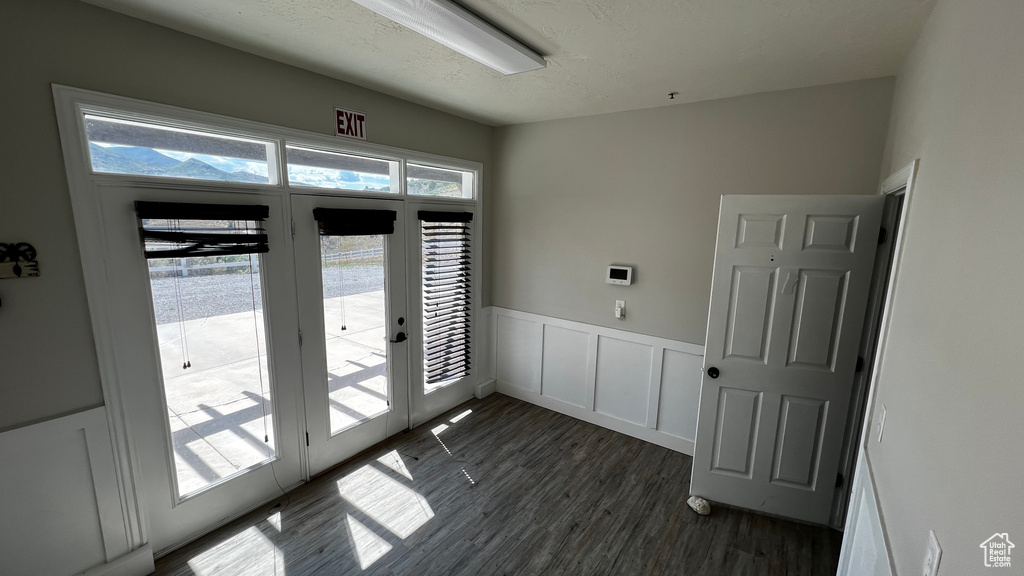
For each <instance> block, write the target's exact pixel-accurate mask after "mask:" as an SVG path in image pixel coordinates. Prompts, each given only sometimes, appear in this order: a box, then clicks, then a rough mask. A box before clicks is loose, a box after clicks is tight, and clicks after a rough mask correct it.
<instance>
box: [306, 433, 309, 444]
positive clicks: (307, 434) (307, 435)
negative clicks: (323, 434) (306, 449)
mask: <svg viewBox="0 0 1024 576" xmlns="http://www.w3.org/2000/svg"><path fill="white" fill-rule="evenodd" d="M306 446H309V432H306Z"/></svg>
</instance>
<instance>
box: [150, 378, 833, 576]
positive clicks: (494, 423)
mask: <svg viewBox="0 0 1024 576" xmlns="http://www.w3.org/2000/svg"><path fill="white" fill-rule="evenodd" d="M466 410H472V412H470V413H468V414H467V415H466V416H465V417H463V418H462V419H461V420H458V421H457V422H452V421H451V419H452V418H453V416H457V415H459V414H462V413H464V412H465V411H466ZM441 426H447V428H446V429H443V430H442V429H441V428H440V427H441ZM432 430H433V431H436V432H437V433H436V435H435V433H434V432H432ZM690 463H691V459H690V457H689V456H686V455H683V454H679V453H677V452H673V451H671V450H667V449H665V448H660V447H658V446H655V445H653V444H648V443H646V442H642V441H640V440H636V439H634V438H630V437H628V436H624V435H622V434H618V433H615V432H611V431H609V430H605V429H603V428H599V427H597V426H593V425H591V424H587V423H584V422H581V421H579V420H575V419H573V418H570V417H568V416H563V415H561V414H557V413H555V412H551V411H549V410H545V409H543V408H539V407H537V406H533V405H531V404H527V403H525V402H521V401H519V400H515V399H512V398H509V397H507V396H502V395H500V394H492V395H491V396H489V397H487V398H485V399H483V400H472V401H470V402H467V403H466V404H463V405H462V406H460V407H458V408H456V409H454V410H451V411H450V412H448V413H446V414H445V415H444V416H443V417H440V418H437V419H435V420H434V421H432V422H431V423H429V424H425V425H422V426H420V427H418V428H416V429H415V430H413V431H412V432H409V433H406V434H400V435H398V436H397V437H395V438H392V439H391V440H389V441H388V442H386V443H384V444H382V445H381V446H380V447H379V448H378V449H375V450H372V451H371V452H369V453H367V454H364V455H363V456H361V457H359V458H357V459H356V460H355V461H352V462H349V463H346V464H345V465H343V466H341V467H339V468H337V469H335V470H333V471H330V472H328V473H326V474H324V475H323V476H321V477H319V478H317V479H315V480H314V481H312V482H310V483H309V484H307V485H305V486H302V487H300V488H298V489H297V490H295V491H293V492H291V493H290V494H289V495H288V496H287V497H282V499H281V501H280V504H281V507H279V508H276V509H270V508H271V507H270V506H268V507H267V508H268V509H262V510H259V511H257V512H254V513H252V514H249V515H248V516H246V517H244V518H242V519H240V520H238V521H236V522H234V523H232V524H230V525H228V526H226V527H225V528H222V529H220V530H218V531H216V532H214V533H212V534H210V535H208V536H206V537H204V538H202V539H200V540H198V541H196V542H195V543H193V544H191V545H189V546H187V547H185V548H182V549H180V550H177V551H175V552H173V553H171V554H169V555H167V556H165V557H163V558H161V559H160V560H159V561H157V572H156V573H157V574H167V575H176V576H186V575H195V576H212V575H217V576H222V575H223V576H228V575H235V574H238V575H245V576H262V575H274V574H281V575H283V574H287V575H288V576H304V575H311V574H317V575H342V574H360V575H361V574H367V575H370V574H374V575H377V574H380V575H392V574H394V575H399V574H403V575H417V576H431V575H448V574H465V575H484V574H503V575H504V574H543V575H555V574H567V575H569V574H571V575H590V574H626V575H638V574H672V575H687V576H689V575H708V576H712V575H713V576H721V575H740V574H750V575H757V576H764V575H809V576H811V575H813V576H822V575H827V574H835V571H836V566H837V564H838V558H839V548H840V544H841V542H840V540H841V537H840V534H839V533H838V532H835V531H833V530H830V529H827V528H816V527H812V526H807V525H802V524H796V523H790V522H786V521H782V520H777V519H772V518H766V517H763V516H757V515H754V514H749V513H745V512H741V511H738V510H731V509H727V508H722V507H716V508H715V509H714V511H713V512H712V514H711V516H709V517H701V516H698V515H696V514H695V513H693V512H692V511H691V510H690V509H689V508H688V507H687V506H686V498H687V492H688V488H689V478H690ZM403 466H404V468H403ZM410 477H411V479H410ZM403 537H404V538H403Z"/></svg>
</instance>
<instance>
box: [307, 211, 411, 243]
mask: <svg viewBox="0 0 1024 576" xmlns="http://www.w3.org/2000/svg"><path fill="white" fill-rule="evenodd" d="M397 217H398V213H397V212H395V211H394V210H351V209H347V208H314V209H313V218H316V222H317V226H318V227H319V229H320V235H321V236H376V235H378V234H394V233H395V219H396V218H397Z"/></svg>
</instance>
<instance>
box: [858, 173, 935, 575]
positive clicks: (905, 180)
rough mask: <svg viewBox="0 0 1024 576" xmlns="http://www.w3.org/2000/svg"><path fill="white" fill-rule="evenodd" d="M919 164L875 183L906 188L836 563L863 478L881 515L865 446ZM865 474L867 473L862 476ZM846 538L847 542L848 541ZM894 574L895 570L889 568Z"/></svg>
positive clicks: (887, 189) (885, 189)
mask: <svg viewBox="0 0 1024 576" xmlns="http://www.w3.org/2000/svg"><path fill="white" fill-rule="evenodd" d="M919 165H920V159H916V160H914V161H913V162H911V163H909V164H907V165H906V166H904V167H903V168H901V169H899V170H897V171H896V172H894V173H893V174H892V175H891V176H889V177H888V178H886V179H885V180H883V181H882V183H881V185H880V186H879V194H882V195H886V194H892V193H894V192H898V191H899V190H901V189H904V188H905V189H906V190H905V192H904V196H903V207H902V209H901V211H900V219H899V226H898V227H897V230H896V231H895V234H896V246H895V247H894V249H893V257H892V267H891V269H890V270H889V285H888V287H887V288H886V291H885V303H884V305H883V307H882V319H881V322H880V323H879V328H878V342H876V344H875V354H874V359H873V361H872V368H871V377H870V379H869V380H868V395H867V400H865V402H864V418H863V424H862V427H861V431H860V439H859V441H858V442H857V452H856V454H857V460H856V462H855V463H854V475H853V483H852V488H851V494H852V495H851V502H850V503H849V504H848V505H847V509H846V521H845V523H844V527H843V528H844V529H845V530H846V533H845V534H844V535H843V556H841V558H840V565H841V566H843V565H845V564H844V563H849V562H850V559H849V557H848V556H849V554H850V552H849V551H848V548H849V547H850V546H852V538H853V536H854V534H853V532H854V531H855V530H851V528H854V527H855V526H856V516H855V514H857V512H858V510H857V509H858V506H855V505H853V504H854V503H853V498H854V497H856V491H857V490H858V487H859V486H862V485H863V484H864V483H865V482H867V483H868V484H870V490H871V498H872V500H874V501H875V505H876V506H877V509H878V516H879V518H880V519H882V518H883V514H882V509H881V504H879V503H878V502H877V500H876V499H875V492H874V488H875V485H874V479H873V477H872V476H871V475H870V474H871V467H870V461H869V459H868V454H867V447H868V442H869V439H870V438H871V430H872V429H873V428H874V409H875V393H876V392H877V384H878V379H879V377H880V375H881V373H882V363H883V361H884V358H885V349H886V344H887V343H888V337H889V325H890V323H891V321H892V309H893V304H894V300H895V296H896V290H897V289H898V287H899V270H900V265H901V263H902V262H903V247H904V245H905V244H906V235H907V234H906V233H907V222H908V220H909V219H910V203H911V201H912V200H913V193H914V187H915V184H916V181H917V172H918V168H919ZM865 474H867V476H865ZM884 528H885V526H884V520H883V521H882V535H883V536H884V538H885V545H886V554H887V555H888V556H889V557H888V560H889V564H890V567H891V566H892V556H891V555H889V548H888V535H887V533H886V532H885V530H884ZM848 541H849V542H848ZM892 573H893V574H895V570H892ZM840 574H842V569H840Z"/></svg>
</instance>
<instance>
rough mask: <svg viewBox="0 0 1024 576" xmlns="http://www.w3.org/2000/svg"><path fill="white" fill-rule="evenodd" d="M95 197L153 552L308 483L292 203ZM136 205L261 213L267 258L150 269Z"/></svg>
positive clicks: (153, 192) (205, 195)
mask: <svg viewBox="0 0 1024 576" xmlns="http://www.w3.org/2000/svg"><path fill="white" fill-rule="evenodd" d="M95 197H96V198H97V204H96V209H97V212H96V218H97V219H98V221H99V222H101V223H102V230H103V236H102V237H101V238H97V239H96V241H97V242H100V243H102V245H103V254H104V256H105V258H104V261H103V262H104V264H103V266H104V270H103V271H102V273H103V274H104V276H105V282H106V287H107V288H106V291H105V293H104V294H102V295H99V296H96V298H98V299H102V302H101V303H98V304H97V305H100V306H103V307H105V308H106V309H109V310H111V311H116V313H112V314H108V316H109V318H111V321H110V325H109V326H106V327H103V329H105V330H109V334H110V339H111V341H112V342H113V343H114V349H115V350H116V364H117V365H116V367H115V370H116V372H115V373H116V375H117V379H118V381H119V382H118V386H119V388H120V390H122V394H123V399H124V407H125V412H126V414H125V419H126V421H127V423H128V426H129V430H128V432H129V434H128V436H129V438H131V441H132V443H133V445H134V452H135V454H136V455H137V458H138V464H139V467H138V470H139V474H140V478H139V481H138V482H137V484H136V486H137V489H138V490H139V494H140V501H141V503H142V505H143V506H144V510H145V513H146V515H147V516H148V524H149V527H150V530H149V535H148V537H149V542H150V543H151V544H152V545H153V549H154V550H156V551H157V552H158V553H159V552H160V551H163V550H166V549H168V548H171V547H173V546H175V545H178V544H181V543H183V542H185V541H187V540H189V539H191V538H193V537H195V536H197V535H199V534H201V533H203V532H206V531H208V530H209V529H210V527H211V526H215V525H217V524H218V523H221V522H223V521H225V520H227V519H229V518H231V517H232V516H236V515H238V514H240V513H242V512H244V511H245V510H247V509H249V508H251V507H253V506H256V505H258V504H259V503H261V502H265V501H267V500H269V499H271V498H273V497H274V495H275V494H279V493H280V491H281V488H280V487H279V485H280V486H281V487H284V488H288V487H290V486H294V485H296V484H298V483H299V482H301V480H302V471H301V470H302V468H301V464H300V462H301V452H302V446H301V444H300V440H299V439H300V435H299V425H298V422H299V420H298V416H299V415H300V410H301V407H300V404H299V398H300V396H299V393H298V390H297V389H295V387H294V386H293V383H292V379H291V378H290V375H292V374H296V373H298V371H299V350H298V345H297V343H296V341H295V337H294V334H295V331H296V330H297V327H296V321H295V317H296V312H295V305H294V302H295V292H294V288H293V286H294V284H293V282H292V280H291V278H292V277H294V276H293V275H294V272H293V268H292V263H291V238H290V237H289V234H288V225H287V220H286V217H285V214H286V210H285V201H284V200H283V199H282V197H281V196H280V195H274V194H256V193H251V192H247V193H241V194H237V193H225V192H212V191H201V192H200V191H190V190H187V189H182V188H177V189H175V188H172V187H167V188H165V189H161V188H155V187H149V188H135V187H127V186H115V185H109V186H108V185H100V190H99V191H98V194H96V196H95ZM136 201H151V202H170V203H197V204H203V205H210V204H219V205H263V206H267V208H268V210H267V213H268V216H267V217H266V219H265V220H264V222H263V224H262V226H263V228H264V229H265V231H266V234H267V244H268V246H269V252H267V253H264V254H252V255H251V259H250V255H249V254H239V255H233V256H210V257H191V258H173V259H169V258H150V259H146V258H145V257H144V254H143V245H142V243H141V241H140V220H139V219H138V218H137V216H136V210H135V202H136ZM220 224H224V221H223V220H219V221H214V222H212V223H210V222H206V223H205V224H204V223H202V222H200V223H199V224H195V226H198V228H196V229H198V230H202V229H203V227H204V226H205V227H209V226H212V227H217V226H218V225H220ZM177 225H180V226H182V227H185V228H187V227H189V226H190V224H189V221H188V220H181V221H180V222H178V223H177V224H176V226H177ZM90 297H93V295H92V294H90Z"/></svg>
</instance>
